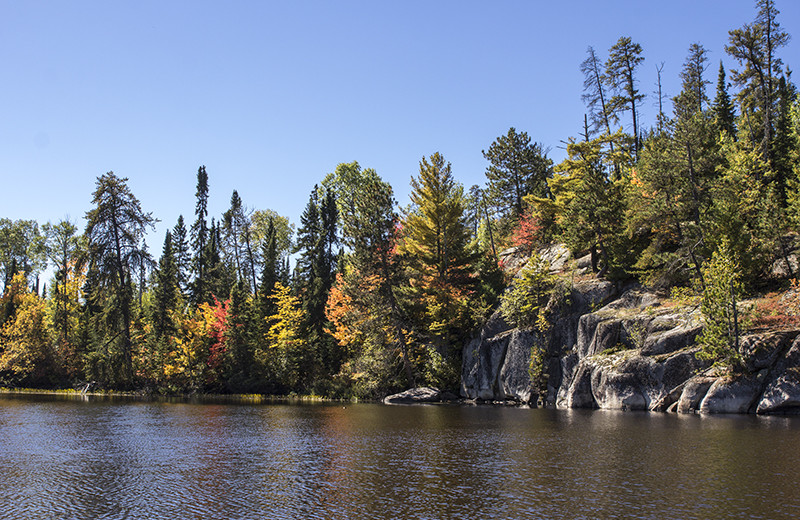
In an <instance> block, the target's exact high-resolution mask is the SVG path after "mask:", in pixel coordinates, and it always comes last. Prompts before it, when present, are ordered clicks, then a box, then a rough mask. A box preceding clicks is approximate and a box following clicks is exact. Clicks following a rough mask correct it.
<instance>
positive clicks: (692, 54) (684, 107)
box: [674, 43, 710, 117]
mask: <svg viewBox="0 0 800 520" xmlns="http://www.w3.org/2000/svg"><path fill="white" fill-rule="evenodd" d="M707 54H708V51H706V50H705V48H703V46H702V45H700V44H699V43H693V44H691V45H690V46H689V55H688V56H687V58H686V61H685V62H684V64H683V70H682V71H681V80H682V85H681V87H682V88H681V93H680V94H678V96H676V97H675V100H674V106H675V112H676V115H677V116H678V117H683V116H685V115H691V114H693V113H695V112H700V111H702V110H703V104H704V103H706V102H707V101H708V96H706V85H708V84H709V83H710V82H709V81H707V80H706V79H705V78H703V73H704V72H705V71H706V68H707V65H706V62H708V57H707Z"/></svg>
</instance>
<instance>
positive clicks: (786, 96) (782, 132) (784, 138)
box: [769, 76, 800, 207]
mask: <svg viewBox="0 0 800 520" xmlns="http://www.w3.org/2000/svg"><path fill="white" fill-rule="evenodd" d="M777 94H778V103H777V107H776V108H777V115H776V117H775V138H774V139H773V141H772V169H771V172H770V176H769V181H770V182H771V183H772V184H773V186H774V187H775V191H776V195H777V197H778V203H779V205H780V206H781V207H786V201H787V192H788V190H789V189H790V187H789V184H790V183H791V179H792V177H793V175H794V171H793V170H794V168H795V167H796V165H797V164H798V159H800V141H799V140H798V136H797V134H796V133H795V131H794V129H793V128H792V113H791V112H792V103H793V102H794V101H795V100H796V99H797V92H796V91H795V89H794V87H793V85H791V84H790V83H789V82H788V81H787V80H786V76H781V78H780V80H779V81H778V92H777Z"/></svg>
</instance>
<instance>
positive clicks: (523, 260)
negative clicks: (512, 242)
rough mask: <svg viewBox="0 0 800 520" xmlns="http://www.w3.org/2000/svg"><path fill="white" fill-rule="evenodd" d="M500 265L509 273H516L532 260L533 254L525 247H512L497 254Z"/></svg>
mask: <svg viewBox="0 0 800 520" xmlns="http://www.w3.org/2000/svg"><path fill="white" fill-rule="evenodd" d="M497 257H498V263H499V264H500V267H501V268H502V269H503V271H505V273H506V274H508V275H511V276H513V275H515V274H517V272H519V270H520V269H522V268H523V267H524V266H525V264H527V263H528V260H530V258H531V255H530V253H529V252H527V251H526V250H525V248H523V247H511V248H508V249H506V250H504V251H501V252H499V253H498V254H497Z"/></svg>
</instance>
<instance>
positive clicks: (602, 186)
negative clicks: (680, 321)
mask: <svg viewBox="0 0 800 520" xmlns="http://www.w3.org/2000/svg"><path fill="white" fill-rule="evenodd" d="M621 138H622V134H621V133H619V132H618V133H617V134H615V135H614V136H610V137H609V136H604V137H600V138H595V139H592V140H591V141H588V142H583V141H582V142H571V143H569V144H568V145H567V154H568V158H567V159H565V160H564V161H563V162H561V163H560V164H558V165H557V166H556V167H555V170H556V172H558V174H557V175H555V176H554V177H553V180H552V182H551V183H550V185H551V189H552V190H553V197H554V200H553V201H552V203H551V204H552V205H553V206H554V208H553V211H554V212H555V215H556V222H557V224H558V226H559V229H561V240H563V241H564V242H565V243H566V244H567V245H568V246H569V247H570V249H572V250H573V251H574V252H581V251H587V250H588V251H589V252H590V253H591V255H592V267H593V269H594V270H595V272H597V276H598V277H602V276H605V274H606V273H607V272H608V271H609V269H611V268H612V267H617V268H620V269H621V268H622V266H619V265H616V264H615V263H616V261H617V260H618V259H615V258H614V256H613V250H614V247H613V246H614V244H613V242H614V240H615V239H616V237H618V236H619V232H620V229H619V228H620V222H621V219H622V206H621V193H620V186H619V184H618V183H617V182H615V181H613V180H612V178H611V177H612V172H613V168H614V166H615V165H622V164H624V162H623V161H622V159H621V158H620V157H614V156H612V155H611V154H610V147H609V140H611V139H621ZM625 148H626V147H625V146H617V147H616V149H617V150H618V151H619V150H620V149H625ZM617 153H619V152H617ZM628 161H630V158H629V159H628ZM537 203H539V204H542V203H549V202H548V201H537ZM598 255H599V257H600V258H599V259H598V258H597V257H598Z"/></svg>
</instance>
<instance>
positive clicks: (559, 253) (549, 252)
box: [537, 244, 572, 273]
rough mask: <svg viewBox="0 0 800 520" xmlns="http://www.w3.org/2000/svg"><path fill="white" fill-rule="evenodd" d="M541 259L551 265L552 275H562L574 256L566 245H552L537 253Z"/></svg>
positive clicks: (542, 248) (540, 249)
mask: <svg viewBox="0 0 800 520" xmlns="http://www.w3.org/2000/svg"><path fill="white" fill-rule="evenodd" d="M537 253H538V254H539V257H540V258H541V259H542V260H544V261H545V262H547V263H548V264H550V272H551V273H560V272H561V271H563V270H564V269H565V268H566V266H567V262H569V261H570V259H572V254H571V253H570V252H569V249H567V246H565V245H564V244H550V245H546V246H544V247H541V248H539V250H538V251H537Z"/></svg>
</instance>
